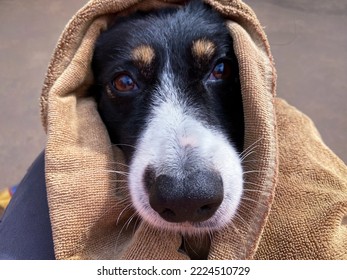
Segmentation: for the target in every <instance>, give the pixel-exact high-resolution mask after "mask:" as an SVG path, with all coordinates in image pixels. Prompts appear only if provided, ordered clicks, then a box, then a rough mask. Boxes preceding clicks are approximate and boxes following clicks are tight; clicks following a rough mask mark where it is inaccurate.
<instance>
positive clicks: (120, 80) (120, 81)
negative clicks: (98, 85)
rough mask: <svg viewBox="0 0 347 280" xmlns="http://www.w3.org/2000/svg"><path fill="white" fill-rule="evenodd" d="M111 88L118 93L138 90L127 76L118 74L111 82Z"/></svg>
mask: <svg viewBox="0 0 347 280" xmlns="http://www.w3.org/2000/svg"><path fill="white" fill-rule="evenodd" d="M113 86H114V88H115V89H116V90H118V91H120V92H128V91H133V90H136V89H138V87H137V84H136V83H135V82H134V80H133V78H131V77H130V76H129V75H127V74H120V75H118V76H117V77H116V78H115V79H114V80H113Z"/></svg>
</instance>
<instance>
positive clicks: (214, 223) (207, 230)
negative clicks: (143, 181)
mask: <svg viewBox="0 0 347 280" xmlns="http://www.w3.org/2000/svg"><path fill="white" fill-rule="evenodd" d="M149 207H150V206H149ZM219 212H220V213H218V210H217V213H216V214H215V215H214V216H212V217H211V218H210V219H208V220H206V221H202V222H188V221H187V222H183V223H173V222H167V221H165V220H164V219H163V218H162V217H160V215H159V214H158V213H157V212H155V211H154V210H152V209H147V211H146V212H140V213H139V214H140V216H141V217H142V219H143V220H144V221H146V222H147V223H148V224H150V225H152V226H153V227H155V228H158V229H160V230H163V231H169V232H175V233H179V234H182V235H185V236H200V235H204V234H211V233H213V232H214V231H218V230H221V229H223V228H224V227H226V226H228V225H229V224H231V223H232V218H233V216H234V215H233V213H229V215H223V213H222V211H219Z"/></svg>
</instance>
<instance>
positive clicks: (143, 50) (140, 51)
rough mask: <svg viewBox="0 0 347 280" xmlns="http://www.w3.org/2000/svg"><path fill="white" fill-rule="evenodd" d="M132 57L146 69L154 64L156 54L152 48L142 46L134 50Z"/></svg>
mask: <svg viewBox="0 0 347 280" xmlns="http://www.w3.org/2000/svg"><path fill="white" fill-rule="evenodd" d="M131 57H132V59H133V60H134V61H135V63H137V64H138V65H139V66H140V67H145V66H149V65H150V64H151V63H152V61H153V59H154V57H155V52H154V49H153V48H152V47H151V46H148V45H140V46H138V47H136V48H135V49H133V51H132V53H131Z"/></svg>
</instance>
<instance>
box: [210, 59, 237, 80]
mask: <svg viewBox="0 0 347 280" xmlns="http://www.w3.org/2000/svg"><path fill="white" fill-rule="evenodd" d="M230 74H231V69H230V65H229V64H228V63H226V62H220V63H218V64H217V65H216V66H215V67H214V68H213V71H212V72H211V74H210V76H209V78H208V79H209V80H212V81H218V80H224V79H226V78H228V77H229V76H230Z"/></svg>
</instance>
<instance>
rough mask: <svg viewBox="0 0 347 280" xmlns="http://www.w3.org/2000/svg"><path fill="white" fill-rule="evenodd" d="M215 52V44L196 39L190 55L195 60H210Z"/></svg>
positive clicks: (206, 40)
mask: <svg viewBox="0 0 347 280" xmlns="http://www.w3.org/2000/svg"><path fill="white" fill-rule="evenodd" d="M215 51H216V46H215V44H214V43H213V42H212V41H210V40H208V39H198V40H196V41H194V42H193V46H192V53H193V56H194V57H196V58H197V59H211V58H212V56H213V55H214V53H215Z"/></svg>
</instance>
